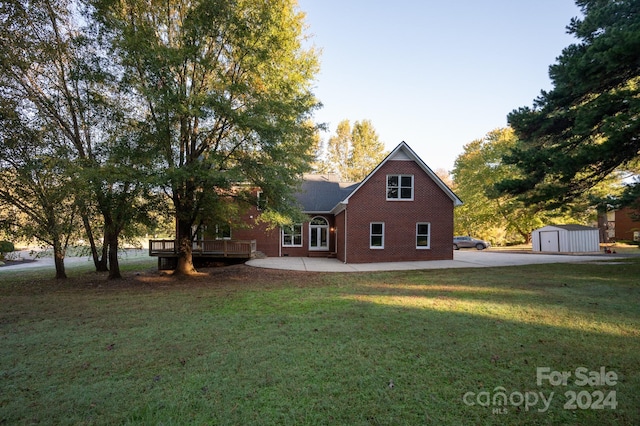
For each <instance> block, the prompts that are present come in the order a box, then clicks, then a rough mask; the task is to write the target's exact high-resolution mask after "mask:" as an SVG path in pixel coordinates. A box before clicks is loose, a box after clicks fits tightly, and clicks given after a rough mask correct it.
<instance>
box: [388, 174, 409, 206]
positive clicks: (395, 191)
mask: <svg viewBox="0 0 640 426" xmlns="http://www.w3.org/2000/svg"><path fill="white" fill-rule="evenodd" d="M387 200H413V175H387Z"/></svg>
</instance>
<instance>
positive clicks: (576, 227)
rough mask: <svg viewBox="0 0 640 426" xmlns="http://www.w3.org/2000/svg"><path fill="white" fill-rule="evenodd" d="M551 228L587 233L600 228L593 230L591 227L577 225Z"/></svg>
mask: <svg viewBox="0 0 640 426" xmlns="http://www.w3.org/2000/svg"><path fill="white" fill-rule="evenodd" d="M551 226H555V227H556V228H560V229H565V230H567V231H586V230H593V229H598V228H593V227H591V226H584V225H575V224H569V225H551Z"/></svg>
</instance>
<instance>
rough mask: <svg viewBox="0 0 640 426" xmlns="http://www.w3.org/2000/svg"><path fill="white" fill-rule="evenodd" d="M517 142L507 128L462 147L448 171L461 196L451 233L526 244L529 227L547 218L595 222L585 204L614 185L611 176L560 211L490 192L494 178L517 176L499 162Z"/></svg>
mask: <svg viewBox="0 0 640 426" xmlns="http://www.w3.org/2000/svg"><path fill="white" fill-rule="evenodd" d="M517 143H518V141H517V138H516V137H515V134H514V132H513V130H512V129H510V128H505V129H496V130H493V131H491V132H489V133H488V134H487V135H486V136H485V137H484V138H482V139H477V140H474V141H472V142H470V143H468V144H467V145H465V147H464V152H463V153H462V154H460V155H459V156H458V158H457V159H456V161H455V165H454V170H453V177H454V181H455V188H454V190H455V191H456V194H458V195H459V196H460V198H461V199H463V200H464V205H462V206H460V207H458V208H456V211H455V229H456V233H458V234H474V235H477V236H480V237H483V238H485V239H489V240H491V241H492V242H493V243H495V244H498V245H502V244H509V243H517V242H528V241H529V239H530V234H531V231H532V230H534V229H535V228H538V227H540V226H543V225H544V224H547V223H550V222H569V223H584V224H587V223H589V222H590V221H593V220H595V217H596V210H595V209H594V208H590V204H591V203H592V200H593V199H594V198H597V197H602V196H603V195H605V194H612V193H615V192H616V191H617V190H618V188H619V185H617V184H618V182H617V181H616V180H613V181H608V180H607V181H605V182H603V183H600V184H599V185H597V186H596V187H594V188H592V189H591V190H590V191H589V192H587V193H584V194H582V195H581V196H580V197H576V198H574V199H573V200H572V201H571V202H570V203H566V204H565V205H563V206H562V207H563V208H562V209H559V208H558V209H553V210H548V209H542V208H541V207H540V206H537V205H527V204H525V203H524V202H523V201H521V200H519V199H518V198H517V197H516V196H513V195H509V194H502V193H499V192H498V191H496V190H495V185H496V183H497V182H500V181H504V180H506V179H512V178H514V177H518V176H519V171H518V170H517V168H515V167H514V166H513V165H509V164H504V163H503V161H502V157H503V156H505V155H506V154H507V153H508V152H510V150H511V149H513V147H514V146H515V145H517Z"/></svg>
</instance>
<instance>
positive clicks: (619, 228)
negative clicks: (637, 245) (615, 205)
mask: <svg viewBox="0 0 640 426" xmlns="http://www.w3.org/2000/svg"><path fill="white" fill-rule="evenodd" d="M634 213H635V214H638V211H637V210H634V209H631V208H629V207H625V208H624V209H621V210H618V211H616V216H615V219H616V240H633V231H639V230H640V222H639V221H634V220H633V219H632V218H631V215H632V214H634Z"/></svg>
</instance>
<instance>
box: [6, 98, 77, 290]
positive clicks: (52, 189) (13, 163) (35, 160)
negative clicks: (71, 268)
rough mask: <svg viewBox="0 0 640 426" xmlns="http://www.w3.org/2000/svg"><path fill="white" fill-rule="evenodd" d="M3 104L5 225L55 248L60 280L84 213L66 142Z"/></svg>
mask: <svg viewBox="0 0 640 426" xmlns="http://www.w3.org/2000/svg"><path fill="white" fill-rule="evenodd" d="M1 105H2V108H0V128H1V129H2V130H1V131H0V211H2V214H1V216H2V217H0V224H1V225H2V226H3V227H4V228H5V229H10V230H11V231H12V235H13V236H14V237H27V238H32V237H35V238H36V239H38V240H39V241H40V242H42V243H44V244H46V245H48V246H50V247H52V248H53V257H54V264H55V270H56V278H66V277H67V275H66V272H65V266H64V258H65V255H66V251H67V247H68V245H69V241H70V239H71V238H72V237H77V236H78V232H77V230H78V227H79V215H78V205H77V203H76V202H75V199H74V194H73V191H70V182H71V181H72V179H71V177H70V176H69V175H68V173H67V171H68V170H69V167H68V166H69V164H68V160H67V159H66V158H65V157H64V151H65V146H64V144H60V143H59V142H58V141H56V140H50V139H49V140H48V138H50V137H51V136H52V135H55V133H53V132H50V131H47V130H46V129H45V130H40V131H39V130H33V129H32V128H31V127H30V126H28V125H25V123H23V122H22V120H24V118H23V117H19V116H18V115H17V114H15V113H14V108H15V105H7V102H6V101H3V102H2V104H1ZM8 106H9V108H7V107H8ZM12 106H13V107H14V108H11V107H12ZM15 210H17V211H15Z"/></svg>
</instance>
